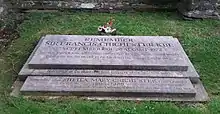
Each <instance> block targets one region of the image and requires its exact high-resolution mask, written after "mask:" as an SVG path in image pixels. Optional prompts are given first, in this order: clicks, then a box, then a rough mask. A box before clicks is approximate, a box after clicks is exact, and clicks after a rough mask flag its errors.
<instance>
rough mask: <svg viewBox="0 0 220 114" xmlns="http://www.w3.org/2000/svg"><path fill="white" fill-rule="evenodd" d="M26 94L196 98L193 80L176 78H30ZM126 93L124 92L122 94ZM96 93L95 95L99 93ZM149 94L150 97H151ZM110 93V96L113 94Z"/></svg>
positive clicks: (26, 84)
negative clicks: (60, 92)
mask: <svg viewBox="0 0 220 114" xmlns="http://www.w3.org/2000/svg"><path fill="white" fill-rule="evenodd" d="M21 91H22V92H25V91H28V92H36V91H47V92H59V91H62V92H70V93H71V92H72V93H80V92H82V91H83V95H86V92H87V93H89V92H95V93H97V94H98V93H99V95H101V93H106V92H109V93H112V94H117V92H119V93H120V94H121V95H122V94H126V93H127V95H129V93H136V94H138V93H140V92H141V93H146V94H143V95H145V96H147V95H152V94H153V95H157V94H160V95H161V94H164V95H165V94H168V95H169V94H173V95H182V96H190V97H192V96H195V89H194V88H193V85H192V83H191V82H190V80H189V79H174V78H113V77H60V76H58V77H47V76H43V77H39V76H29V77H28V78H27V81H26V82H25V83H24V85H23V87H22V88H21ZM122 92H123V93H122ZM95 93H93V94H95ZM147 93H148V94H147ZM112 94H108V95H112Z"/></svg>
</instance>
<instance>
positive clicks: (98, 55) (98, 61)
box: [29, 35, 188, 71]
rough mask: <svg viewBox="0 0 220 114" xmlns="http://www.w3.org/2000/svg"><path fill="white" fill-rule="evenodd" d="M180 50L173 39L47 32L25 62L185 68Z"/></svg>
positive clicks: (56, 65) (48, 65) (54, 65)
mask: <svg viewBox="0 0 220 114" xmlns="http://www.w3.org/2000/svg"><path fill="white" fill-rule="evenodd" d="M165 39H166V40H165ZM182 51H183V50H182V48H181V47H180V45H179V42H178V40H177V39H174V38H172V39H171V38H169V39H167V38H151V37H143V36H142V37H141V36H136V37H125V36H124V37H119V36H66V35H56V36H50V35H47V36H46V37H45V38H44V40H43V42H42V44H41V45H40V47H39V48H38V49H37V51H36V53H35V54H34V56H33V57H32V59H31V61H30V62H29V65H30V67H32V68H38V67H41V68H73V67H74V68H84V69H86V68H94V67H92V66H95V65H100V66H105V65H106V66H108V67H105V68H109V69H112V68H116V69H125V68H128V69H148V68H149V69H159V70H160V69H162V70H164V69H165V70H184V71H186V70H187V66H188V64H186V63H187V62H186V60H185V59H186V57H185V56H186V55H184V54H183V53H182ZM77 65H78V67H77ZM86 65H87V66H86Z"/></svg>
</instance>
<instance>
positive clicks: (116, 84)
mask: <svg viewBox="0 0 220 114" xmlns="http://www.w3.org/2000/svg"><path fill="white" fill-rule="evenodd" d="M19 75H20V76H19V78H20V80H25V79H26V80H25V82H24V83H23V82H21V83H22V84H23V86H22V87H21V89H20V91H21V93H22V94H24V95H32V96H35V95H36V96H38V95H49V96H50V95H56V96H57V95H58V96H59V95H61V96H63V95H68V96H69V95H74V96H75V95H76V96H86V97H87V98H89V99H98V100H114V99H115V100H129V99H130V100H159V101H193V102H194V101H207V100H208V95H207V93H206V91H205V89H204V87H203V85H202V83H201V81H200V79H199V78H200V77H199V75H198V73H197V72H196V70H195V68H194V66H193V65H192V63H191V62H190V60H189V58H188V57H187V55H186V53H185V52H184V50H183V48H182V46H181V44H180V43H179V41H178V39H176V38H173V37H170V36H82V35H46V36H44V37H43V38H42V39H41V40H40V41H39V43H38V45H37V46H36V48H35V49H34V51H33V52H32V54H31V55H30V57H29V59H28V60H27V62H26V63H25V64H24V66H23V68H22V69H21V71H20V73H19Z"/></svg>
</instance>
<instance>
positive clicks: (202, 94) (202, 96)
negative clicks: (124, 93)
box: [10, 80, 210, 103]
mask: <svg viewBox="0 0 220 114" xmlns="http://www.w3.org/2000/svg"><path fill="white" fill-rule="evenodd" d="M23 84H24V82H23V81H21V80H17V81H16V82H15V83H14V84H13V86H14V87H13V90H12V92H11V94H10V95H12V96H14V97H18V96H20V95H21V93H20V88H21V87H22V85H23ZM193 87H194V88H195V90H196V96H195V97H167V96H160V97H153V96H148V97H104V96H103V97H95V96H94V97H92V96H89V97H80V99H87V100H135V101H175V102H176V101H181V102H192V103H195V102H206V101H209V100H210V99H209V97H208V93H207V92H206V90H205V88H204V87H203V85H202V82H201V81H200V80H199V81H198V83H195V84H193ZM23 97H24V98H27V99H42V98H44V99H62V100H63V99H75V98H79V97H76V96H60V95H57V96H55V95H53V96H48V95H24V96H23Z"/></svg>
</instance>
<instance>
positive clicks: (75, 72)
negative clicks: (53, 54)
mask: <svg viewBox="0 0 220 114" xmlns="http://www.w3.org/2000/svg"><path fill="white" fill-rule="evenodd" d="M42 40H43V38H42V39H41V40H40V41H39V43H38V45H37V46H36V47H35V49H34V51H33V52H32V54H31V55H30V56H29V58H28V60H27V61H26V63H25V64H24V66H23V67H22V69H21V70H20V72H19V79H21V80H25V79H26V78H27V76H42V75H46V76H105V77H111V76H112V77H146V78H147V77H155V78H160V77H161V78H189V79H190V80H191V82H193V83H197V81H198V80H199V75H198V73H197V72H196V70H195V68H194V66H193V65H192V63H191V62H190V60H189V58H186V59H187V61H188V63H189V66H188V70H187V71H152V70H145V71H140V70H80V69H31V68H29V66H28V63H29V61H30V59H31V58H32V56H33V54H34V53H35V51H36V50H37V49H38V47H39V46H40V44H41V42H42ZM182 53H184V54H185V52H184V51H183V52H182Z"/></svg>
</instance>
